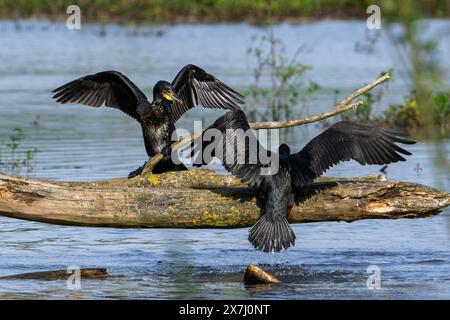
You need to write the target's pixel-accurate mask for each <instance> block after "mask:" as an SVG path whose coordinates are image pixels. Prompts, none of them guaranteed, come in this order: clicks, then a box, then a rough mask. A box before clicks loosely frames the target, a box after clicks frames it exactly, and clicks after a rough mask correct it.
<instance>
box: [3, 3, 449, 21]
mask: <svg viewBox="0 0 450 320" xmlns="http://www.w3.org/2000/svg"><path fill="white" fill-rule="evenodd" d="M377 3H378V4H379V6H380V7H381V11H382V13H383V14H385V15H392V14H393V13H395V12H396V5H395V2H392V1H383V2H381V1H370V0H358V1H350V0H321V1H310V0H284V1H272V2H270V1H267V0H254V1H250V0H244V1H238V0H229V1H223V0H199V1H190V0H175V1H163V0H79V1H77V3H76V4H77V5H78V6H79V7H80V8H81V13H82V19H84V20H85V21H97V22H122V23H130V22H133V23H150V24H153V23H167V24H176V23H223V22H249V23H256V24H261V23H266V22H269V21H268V17H270V22H280V21H283V22H297V23H300V22H305V21H310V20H317V19H326V18H329V17H332V18H333V19H347V18H358V19H364V18H366V17H367V13H366V10H367V7H368V6H370V5H372V4H377ZM72 4H74V3H73V1H71V0H59V1H52V2H50V1H46V0H34V1H25V0H0V19H50V20H64V19H66V18H67V14H66V9H67V7H68V6H69V5H72ZM419 6H420V10H421V12H422V14H423V15H425V16H429V17H439V18H442V17H450V6H449V5H447V4H446V3H445V2H444V1H437V0H430V1H427V2H426V3H423V2H421V3H420V4H419Z"/></svg>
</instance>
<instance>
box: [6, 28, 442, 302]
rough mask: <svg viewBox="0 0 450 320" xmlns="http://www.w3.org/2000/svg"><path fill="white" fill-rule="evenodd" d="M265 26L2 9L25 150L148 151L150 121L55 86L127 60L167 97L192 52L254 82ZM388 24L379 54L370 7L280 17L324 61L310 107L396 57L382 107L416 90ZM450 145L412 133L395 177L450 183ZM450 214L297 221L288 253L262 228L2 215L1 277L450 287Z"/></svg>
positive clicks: (114, 164)
mask: <svg viewBox="0 0 450 320" xmlns="http://www.w3.org/2000/svg"><path fill="white" fill-rule="evenodd" d="M431 26H432V27H431V29H432V30H431V31H432V32H434V33H438V32H441V33H442V30H448V28H449V27H450V23H449V22H448V21H439V20H435V21H432V22H431ZM262 32H263V30H262V29H261V28H258V27H255V26H250V25H245V24H238V25H180V26H156V27H146V28H132V27H122V26H117V25H108V26H106V27H103V28H102V27H100V26H98V25H83V27H82V29H81V30H79V31H75V30H67V29H66V28H65V27H64V25H63V24H53V23H50V22H34V21H20V22H17V23H16V22H11V21H3V22H0V74H1V77H0V137H3V138H5V137H8V136H9V135H10V134H11V132H12V130H13V128H16V127H20V128H23V130H24V133H25V135H26V140H25V141H24V142H23V143H22V144H21V148H23V149H27V148H31V147H33V148H34V147H35V148H37V149H38V153H37V154H36V158H35V161H34V170H33V171H32V172H31V174H30V176H33V177H39V178H46V179H53V180H78V181H88V180H100V179H108V178H113V177H122V176H126V175H127V174H128V172H130V171H131V170H133V169H135V168H136V167H137V166H139V165H141V164H142V163H143V162H144V161H145V160H146V154H145V151H144V147H143V143H142V138H141V131H140V127H139V125H138V124H137V123H136V122H135V121H134V120H132V119H130V118H128V117H126V116H125V115H123V114H122V113H120V112H119V111H116V110H111V109H107V108H99V109H94V108H87V107H84V106H81V105H59V104H56V103H55V102H54V101H52V99H51V90H52V89H53V88H55V87H57V86H59V85H61V84H63V83H65V82H67V81H69V80H72V79H74V78H77V77H79V76H81V75H85V74H89V73H94V72H98V71H101V70H108V69H116V70H119V71H121V72H123V73H125V74H127V75H128V76H129V77H130V78H131V79H132V80H133V81H135V82H136V84H138V85H139V86H140V87H141V88H143V90H144V91H145V92H146V93H148V95H149V96H151V88H152V86H153V84H154V83H155V82H156V81H157V80H159V79H166V80H171V79H172V78H173V77H174V75H175V74H176V72H177V71H178V70H179V69H180V68H181V67H182V66H183V65H185V64H187V63H194V64H198V65H200V66H202V67H204V68H205V69H206V70H208V71H210V72H211V73H213V74H215V75H217V76H218V77H219V78H220V79H221V80H223V81H224V82H226V83H228V84H230V85H231V86H233V87H235V88H237V89H238V90H245V89H246V88H248V85H249V83H250V82H251V76H250V72H249V68H248V56H247V48H248V47H249V45H250V44H251V43H252V41H253V39H254V38H255V37H256V38H257V37H259V36H260V35H261V34H262ZM377 32H380V36H379V39H378V41H377V43H376V45H375V46H374V50H373V52H371V53H363V52H361V51H359V50H355V48H356V47H357V45H356V43H360V44H361V43H362V44H364V43H365V41H366V36H367V30H366V28H365V22H364V21H345V22H343V21H324V22H317V23H309V24H303V25H287V24H286V25H284V24H283V25H278V26H276V28H275V33H276V35H277V37H279V38H280V39H281V40H282V42H283V43H284V44H285V52H286V54H287V55H290V54H293V53H294V52H295V51H296V50H297V48H298V47H299V46H303V48H304V49H303V50H302V51H301V54H300V56H299V60H300V61H301V62H302V63H305V64H308V65H311V66H312V67H313V69H312V70H311V71H310V72H309V73H308V74H307V79H313V80H315V81H317V82H318V83H319V84H320V85H321V87H322V90H321V91H320V93H319V94H318V95H317V96H316V97H315V99H314V101H312V102H311V104H310V107H309V110H308V111H307V112H308V113H309V114H313V113H318V112H321V111H324V110H326V109H328V108H330V107H331V106H332V105H333V103H334V100H335V95H334V90H335V89H339V90H340V95H339V97H340V98H341V97H342V98H343V97H344V96H345V95H346V94H348V93H350V92H351V91H352V90H353V89H356V88H357V87H359V86H361V85H362V84H364V83H366V82H368V81H370V80H373V79H375V78H376V77H377V76H378V75H379V73H380V72H381V71H383V70H387V69H388V68H390V67H395V70H396V74H395V75H396V81H395V82H393V83H391V84H390V85H389V87H388V90H386V92H385V95H384V98H383V100H382V103H380V105H379V106H378V108H380V109H382V108H383V106H385V105H387V104H388V103H393V102H401V101H402V100H403V97H404V96H405V95H407V93H408V85H409V83H408V81H407V77H406V74H407V72H406V70H407V68H406V66H404V65H402V63H401V62H400V61H399V60H398V59H397V58H398V57H397V56H396V54H395V53H394V52H393V50H392V46H391V45H390V43H389V41H388V39H387V37H385V36H384V33H383V31H377ZM449 34H450V33H449V32H446V33H443V35H442V36H441V37H440V41H439V45H438V54H439V55H441V56H442V57H447V58H445V59H441V61H442V64H443V68H444V70H445V71H446V73H445V74H446V77H445V79H446V81H447V83H448V82H449V81H448V80H449V78H448V75H449V74H450V73H449V72H448V70H449V62H448V61H449V60H448V56H449V53H450V45H449V44H450V37H449ZM298 112H299V113H300V111H298ZM220 113H221V112H220V111H214V110H205V109H201V108H197V109H195V110H192V111H190V112H189V113H188V114H187V115H185V116H184V117H183V118H182V120H180V121H179V123H178V124H177V126H178V127H185V128H188V129H192V124H191V123H192V120H194V119H202V120H204V122H205V123H210V122H212V121H213V120H214V119H215V118H216V117H218V116H219V115H220ZM320 129H322V128H321V127H318V126H317V125H309V126H305V127H303V128H295V129H287V130H285V134H283V139H284V140H285V141H287V142H288V143H289V144H290V145H291V146H295V147H293V149H296V150H298V149H299V148H300V147H301V146H302V145H303V144H304V143H305V142H307V141H308V140H309V139H311V138H312V137H313V136H314V135H315V134H317V133H318V132H319V130H320ZM2 143H3V144H4V143H6V142H5V141H3V142H2ZM441 144H442V145H443V148H442V149H440V152H444V153H445V154H446V155H447V156H448V157H450V147H449V143H448V141H441ZM435 146H436V144H435V143H432V142H419V143H417V144H416V145H413V146H411V147H410V148H409V149H410V150H411V151H412V152H413V156H411V157H409V158H408V161H407V162H406V163H401V164H395V165H391V166H389V168H388V173H387V176H388V178H391V179H402V180H405V181H410V182H418V183H423V184H427V185H430V186H434V187H437V188H440V189H444V190H447V191H450V173H449V172H448V171H443V170H441V169H439V168H438V167H436V165H435V158H436V156H435V153H434V147H435ZM214 168H215V169H217V170H223V169H222V168H221V167H220V166H214ZM379 169H380V168H379V167H377V166H370V167H363V166H359V165H358V164H357V163H355V162H349V163H345V164H341V165H339V166H336V167H335V168H333V169H332V170H330V171H329V172H327V175H328V176H341V177H345V176H347V177H348V176H363V175H367V174H373V173H377V172H378V171H379ZM22 173H23V174H24V172H22ZM449 213H450V212H449V210H446V211H444V212H443V213H441V214H440V215H439V216H437V217H435V218H433V219H422V220H397V221H394V220H391V221H388V220H378V221H370V220H368V221H359V222H354V223H351V224H348V223H334V222H328V223H313V224H302V225H294V226H293V228H294V231H295V233H296V235H297V243H296V245H295V247H293V248H291V249H289V250H287V251H285V252H282V253H280V254H267V253H262V252H259V251H256V250H254V249H253V248H252V247H251V245H250V244H249V243H248V241H247V232H248V229H247V228H245V229H233V230H216V229H213V230H170V229H153V230H152V229H138V230H129V229H128V230H124V229H108V228H81V227H67V226H55V225H48V224H43V223H36V222H29V221H20V220H14V219H10V218H4V217H0V247H1V248H2V249H1V251H0V276H5V275H11V274H17V273H25V272H32V271H46V270H54V269H65V268H67V266H69V265H76V266H80V267H82V268H87V267H104V268H107V269H108V272H109V273H110V274H111V277H109V278H107V279H106V280H87V279H82V283H81V285H82V288H81V290H77V291H71V290H68V289H67V288H66V283H65V281H62V280H58V281H31V280H0V298H71V299H84V298H101V299H102V298H106V299H108V298H144V299H152V298H158V299H174V298H181V299H188V298H194V299H196V298H211V299H237V298H244V299H247V298H248V299H253V298H272V299H315V298H319V299H323V298H325V299H326V298H338V299H384V298H389V299H390V298H400V299H410V298H413V299H414V298H425V299H428V298H438V299H440V298H446V299H448V298H450V216H449ZM250 263H252V264H259V265H265V267H266V268H267V269H268V270H269V271H272V272H273V273H275V274H276V275H277V276H279V277H280V278H281V279H282V281H283V283H284V284H282V285H281V286H278V287H276V288H258V287H246V286H244V285H243V284H242V278H243V271H244V270H245V268H246V266H247V265H248V264H250ZM371 265H376V266H378V267H379V268H380V270H381V288H380V289H378V290H369V289H368V288H367V286H366V281H367V278H368V276H369V274H368V273H367V268H368V267H369V266H371Z"/></svg>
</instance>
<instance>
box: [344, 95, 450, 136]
mask: <svg viewBox="0 0 450 320" xmlns="http://www.w3.org/2000/svg"><path fill="white" fill-rule="evenodd" d="M381 95H382V94H378V95H377V96H374V95H373V94H372V93H366V94H365V95H364V98H365V101H364V104H363V105H362V106H360V107H359V108H358V109H356V110H353V111H349V112H346V113H344V114H342V115H341V118H342V119H343V120H352V121H357V122H361V123H369V122H370V123H377V124H380V125H383V126H385V127H387V128H396V129H399V130H402V131H405V133H408V134H410V135H413V136H416V137H422V136H425V131H424V130H425V129H426V125H427V123H426V122H425V120H424V119H426V118H427V117H428V115H427V116H425V115H423V114H422V112H423V110H422V109H420V108H419V106H418V102H417V94H416V92H415V91H413V92H411V94H410V95H409V96H408V97H406V98H405V101H404V102H403V103H401V104H393V105H390V106H389V107H388V108H387V109H386V110H385V111H384V112H383V113H382V114H379V115H377V114H374V112H373V111H374V104H376V103H378V102H379V101H380V99H381ZM429 100H430V105H429V107H428V108H427V110H426V112H427V113H429V114H430V115H431V118H432V119H433V120H432V123H433V126H434V130H435V136H434V138H448V137H450V91H448V92H445V91H438V92H435V93H432V96H431V97H430V99H429Z"/></svg>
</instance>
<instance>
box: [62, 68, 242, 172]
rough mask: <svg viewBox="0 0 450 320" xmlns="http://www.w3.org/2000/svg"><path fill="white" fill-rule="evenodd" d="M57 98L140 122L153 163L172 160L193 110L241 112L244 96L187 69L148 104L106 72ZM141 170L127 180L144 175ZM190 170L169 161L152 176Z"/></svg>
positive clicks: (123, 78)
mask: <svg viewBox="0 0 450 320" xmlns="http://www.w3.org/2000/svg"><path fill="white" fill-rule="evenodd" d="M53 92H55V93H56V94H55V95H54V97H53V98H55V99H57V102H61V103H68V102H77V103H83V104H86V105H89V106H92V107H100V106H101V105H103V104H105V105H106V106H108V107H112V108H117V109H120V110H122V111H123V112H125V113H126V114H128V115H129V116H131V117H133V118H134V119H136V120H137V121H138V122H139V123H140V124H141V126H142V131H143V135H144V142H145V149H146V151H147V154H148V156H149V157H152V156H154V155H155V154H157V153H163V154H164V155H165V156H166V157H170V154H171V151H170V150H171V149H170V143H171V138H172V133H173V131H174V130H175V122H176V121H177V120H178V119H179V118H180V117H181V116H182V115H183V114H184V113H185V112H186V111H188V110H189V109H191V108H193V107H195V106H197V105H199V104H201V105H202V106H204V107H206V108H220V109H229V110H238V109H239V107H238V105H239V104H242V103H243V101H242V96H241V95H240V94H239V93H237V92H236V91H234V90H233V89H232V88H230V87H229V86H227V85H226V84H224V83H223V82H221V81H220V80H218V79H217V78H215V77H214V76H212V75H210V74H208V73H207V72H206V71H204V70H203V69H201V68H199V67H197V66H194V65H187V66H185V67H184V68H183V69H181V70H180V72H179V73H178V74H177V76H176V77H175V79H174V80H173V82H172V83H169V82H166V81H158V82H157V83H156V85H155V86H154V87H153V101H152V102H151V103H150V102H149V101H148V100H147V97H146V96H145V95H144V93H143V92H142V91H141V90H139V88H138V87H137V86H136V85H135V84H134V83H133V82H131V80H130V79H128V78H127V77H126V76H124V75H123V74H121V73H120V72H117V71H104V72H99V73H96V74H93V75H88V76H84V77H81V78H79V79H76V80H73V81H71V82H69V83H67V84H65V85H63V86H61V87H59V88H57V89H55V90H54V91H53ZM142 169H143V167H141V168H139V169H137V170H135V171H133V172H131V173H130V175H129V177H133V176H136V175H138V174H140V173H141V172H142ZM177 170H186V167H185V166H184V165H182V164H179V165H177V164H174V163H173V162H172V161H171V160H170V159H166V160H164V161H161V162H160V163H158V164H157V165H156V166H155V168H154V170H153V172H154V173H161V172H166V171H177Z"/></svg>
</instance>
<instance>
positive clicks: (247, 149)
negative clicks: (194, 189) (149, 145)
mask: <svg viewBox="0 0 450 320" xmlns="http://www.w3.org/2000/svg"><path fill="white" fill-rule="evenodd" d="M211 129H215V130H218V131H219V132H220V133H221V137H220V138H218V140H217V141H206V140H205V133H206V132H207V131H208V130H211ZM248 130H250V126H249V124H248V121H247V118H246V117H245V114H244V112H242V111H241V110H236V111H229V112H227V113H225V114H224V115H223V116H221V117H220V118H218V119H217V120H216V121H215V122H214V123H213V124H212V125H210V126H209V127H208V128H207V129H206V130H204V131H203V133H202V135H201V136H200V137H198V138H197V139H195V140H194V141H193V142H192V144H191V148H192V151H191V156H192V157H194V156H195V153H196V152H197V151H199V152H201V153H202V155H203V152H204V151H205V149H206V147H208V146H210V145H211V144H212V143H214V144H215V146H216V147H219V148H222V150H223V152H222V153H223V155H222V157H220V155H218V154H214V156H216V157H217V158H219V160H220V161H221V163H222V165H223V166H224V167H225V169H226V170H227V171H228V172H230V173H231V174H233V175H235V176H236V177H238V178H240V179H241V180H243V181H246V182H249V183H250V184H251V185H254V186H258V185H259V184H260V183H261V181H262V179H263V177H264V176H261V174H260V172H261V169H262V168H263V167H264V166H265V165H263V164H261V162H260V161H259V157H258V155H259V154H261V153H265V154H266V155H268V156H270V151H267V150H266V149H265V148H264V147H263V146H262V145H261V144H260V143H259V141H258V139H257V137H256V136H255V135H254V133H253V132H252V131H248ZM242 132H244V133H245V132H247V133H248V134H247V135H246V136H245V138H243V136H242V135H241V133H242ZM200 146H201V147H200ZM253 152H256V153H257V154H256V155H255V154H251V153H253ZM198 156H199V154H197V155H196V156H195V159H194V166H201V165H204V164H207V162H205V159H204V158H203V157H202V159H201V160H200V159H199V158H197V157H198ZM253 159H255V160H256V163H251V162H254V161H250V160H253ZM239 160H244V161H243V163H242V162H241V161H239Z"/></svg>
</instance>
